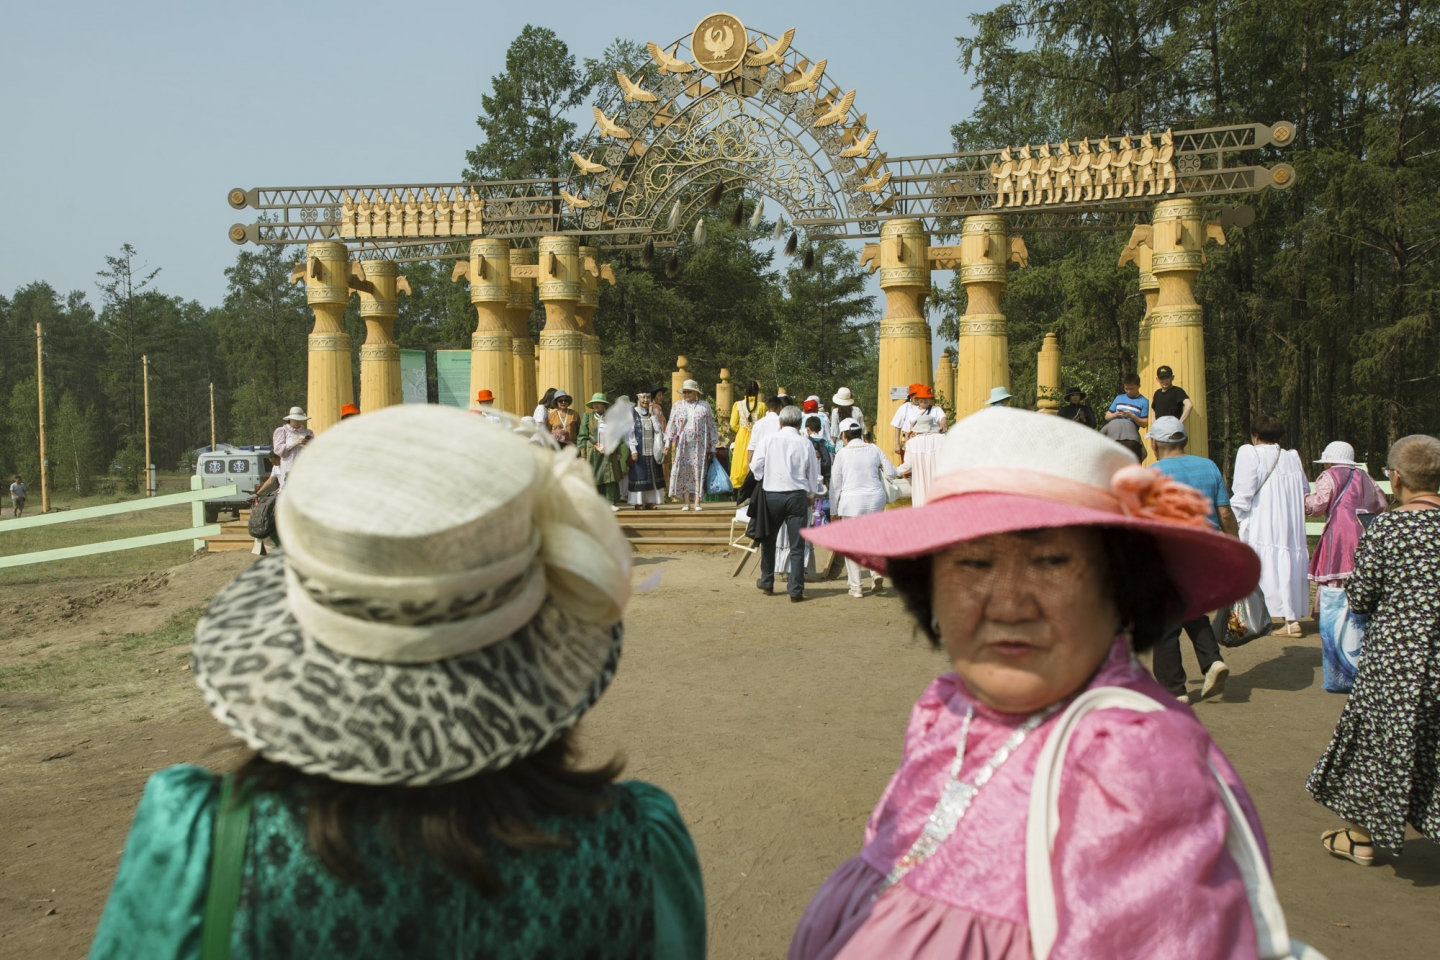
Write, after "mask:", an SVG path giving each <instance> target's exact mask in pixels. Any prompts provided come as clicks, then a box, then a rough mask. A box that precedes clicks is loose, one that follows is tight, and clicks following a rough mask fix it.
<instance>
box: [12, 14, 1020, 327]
mask: <svg viewBox="0 0 1440 960" xmlns="http://www.w3.org/2000/svg"><path fill="white" fill-rule="evenodd" d="M992 5H993V3H991V2H985V0H949V2H934V0H919V2H903V0H890V2H886V3H876V2H868V3H860V2H855V0H831V2H829V3H824V4H817V3H800V2H790V0H767V2H765V3H754V2H737V0H727V2H726V3H724V4H719V5H714V6H712V5H711V4H708V3H705V4H696V3H669V4H657V3H623V2H608V3H597V2H593V0H592V2H586V3H578V2H568V0H550V2H546V3H515V2H510V3H503V4H502V3H493V2H475V0H471V2H468V3H458V2H428V3H427V2H411V3H370V2H364V0H350V2H344V3H339V2H302V3H295V2H288V3H276V2H268V0H267V2H247V3H197V2H191V3H180V2H175V3H156V2H139V0H134V2H128V3H114V2H105V3H99V2H94V3H67V2H57V0H47V2H45V3H28V4H22V3H19V2H17V0H11V2H9V3H7V4H5V6H4V7H3V10H4V15H3V19H0V92H3V95H0V130H3V131H4V139H5V145H4V149H3V150H0V185H3V191H0V292H3V293H4V294H5V295H7V296H8V295H10V294H11V293H13V291H14V290H15V289H16V288H17V287H18V286H21V285H23V284H26V283H29V282H31V281H33V280H46V281H48V282H49V283H50V284H51V285H53V286H54V287H56V288H57V289H58V290H60V291H61V292H62V293H65V292H68V291H70V290H75V289H79V290H83V291H85V292H86V293H87V294H89V295H90V297H91V300H92V302H94V301H96V300H97V299H98V297H97V296H96V291H95V287H94V281H95V272H96V271H97V270H99V269H100V268H101V267H102V266H103V265H104V257H105V255H106V254H111V253H114V252H115V251H116V250H117V249H118V248H119V247H120V245H121V244H122V243H125V242H129V243H130V244H132V245H133V246H134V247H135V248H136V249H137V250H138V251H139V255H140V259H141V262H143V263H145V264H147V265H148V266H149V267H161V268H162V270H163V272H162V273H161V274H160V276H159V278H158V279H157V281H156V283H157V286H158V288H159V289H161V290H163V291H165V292H166V293H170V294H178V295H180V296H183V297H185V298H193V299H196V300H199V301H200V302H202V303H204V304H206V305H216V304H218V303H219V302H220V301H221V299H222V298H223V296H224V293H225V277H224V274H223V270H224V269H225V267H226V266H228V265H230V264H231V263H233V262H234V258H235V254H236V251H237V249H238V248H236V247H235V246H234V245H233V244H232V243H231V242H230V241H229V240H228V239H227V238H226V236H225V230H226V228H228V227H229V225H230V224H231V223H234V222H235V221H237V220H241V219H244V220H246V221H249V220H251V219H253V218H254V211H252V210H246V211H243V212H240V211H235V210H232V209H231V208H230V207H229V205H227V204H226V202H225V193H226V191H227V190H229V189H230V188H231V187H237V186H238V187H244V188H250V187H255V186H299V185H307V184H317V185H318V184H343V183H357V182H369V183H374V182H381V183H384V182H417V181H450V180H455V179H458V177H459V174H460V171H461V169H462V168H463V166H464V154H465V150H466V149H468V148H470V147H472V146H474V145H475V143H476V141H477V140H478V137H479V128H477V127H476V126H475V122H474V121H475V117H476V115H477V114H478V113H479V112H480V95H481V94H482V93H485V92H488V91H489V89H490V78H491V76H493V75H494V74H496V73H499V72H501V71H502V70H503V69H504V60H505V48H506V47H507V46H508V45H509V43H510V41H511V40H512V39H513V38H514V37H515V36H516V34H518V33H519V32H520V30H521V29H522V28H523V27H524V26H525V24H527V23H534V24H536V25H538V26H546V27H550V28H551V29H553V30H554V31H555V32H556V33H557V34H559V36H560V37H561V39H563V40H564V41H565V42H566V43H567V44H569V46H570V50H571V52H572V53H574V54H575V55H576V56H577V58H580V59H583V58H584V57H586V56H598V55H599V54H600V52H601V51H602V50H603V49H604V47H605V46H606V45H607V44H608V43H609V42H610V41H611V40H613V39H614V38H615V37H617V36H624V37H629V38H633V39H636V40H640V41H645V40H654V41H656V42H658V43H667V42H669V41H671V40H674V39H676V38H678V37H680V36H681V35H684V34H688V33H689V32H690V31H691V30H692V29H693V28H694V26H695V24H696V23H697V22H698V21H699V20H700V19H701V17H703V16H704V15H706V14H708V13H713V12H716V11H717V10H728V11H729V12H731V13H733V14H735V15H736V16H738V17H739V18H740V19H741V20H742V21H743V22H744V23H745V24H746V25H747V26H750V27H753V28H757V29H761V30H765V31H767V32H769V33H771V34H779V33H781V32H782V31H784V30H785V29H787V28H789V27H795V28H796V31H795V41H794V44H795V47H796V49H798V50H800V51H801V52H803V53H804V54H805V55H806V56H808V57H810V58H812V59H817V60H818V59H820V58H822V57H823V58H827V59H828V60H829V68H828V70H829V73H830V75H831V76H833V77H834V78H835V80H836V82H837V83H840V84H842V85H844V86H845V87H846V88H849V87H856V88H858V90H859V93H858V96H857V98H856V109H857V110H859V111H861V112H864V113H867V114H868V115H869V122H870V126H871V127H872V128H879V129H880V130H881V131H882V137H883V143H884V144H885V148H886V149H887V150H888V151H890V153H891V154H892V155H896V154H915V153H939V152H943V151H945V150H948V149H950V147H951V144H950V136H949V129H950V125H951V124H953V123H954V122H955V121H957V120H960V119H963V118H964V117H966V116H967V115H968V114H969V112H970V109H971V106H972V105H973V103H974V102H975V95H974V91H972V90H971V89H970V79H969V78H968V77H967V76H965V75H964V73H963V72H962V71H961V69H960V67H959V65H958V64H957V63H956V55H957V48H956V43H955V38H956V37H957V36H960V35H962V34H966V33H968V32H969V31H970V25H969V21H968V19H967V15H968V14H969V13H970V12H972V11H974V10H979V9H985V8H988V7H990V6H992ZM577 120H579V121H580V122H581V123H582V130H583V129H586V128H588V125H589V122H590V118H589V116H588V110H587V111H585V116H584V117H583V118H577ZM237 214H242V215H237Z"/></svg>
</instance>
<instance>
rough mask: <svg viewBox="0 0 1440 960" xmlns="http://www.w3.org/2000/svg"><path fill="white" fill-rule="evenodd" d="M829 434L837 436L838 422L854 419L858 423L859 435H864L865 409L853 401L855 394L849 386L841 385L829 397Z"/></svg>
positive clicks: (838, 431) (838, 434) (838, 432)
mask: <svg viewBox="0 0 1440 960" xmlns="http://www.w3.org/2000/svg"><path fill="white" fill-rule="evenodd" d="M830 403H831V406H830V436H832V437H835V438H839V436H840V424H842V423H844V422H845V421H846V420H854V421H855V422H856V423H858V424H860V435H861V436H864V435H865V411H864V410H861V409H860V407H859V406H858V405H857V404H856V403H855V395H854V394H853V393H851V392H850V388H849V387H841V388H840V389H839V390H836V391H835V396H833V397H831V398H830Z"/></svg>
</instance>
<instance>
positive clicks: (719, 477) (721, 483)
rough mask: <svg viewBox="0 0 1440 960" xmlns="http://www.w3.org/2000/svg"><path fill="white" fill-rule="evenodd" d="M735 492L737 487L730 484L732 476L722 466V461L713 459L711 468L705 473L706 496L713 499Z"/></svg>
mask: <svg viewBox="0 0 1440 960" xmlns="http://www.w3.org/2000/svg"><path fill="white" fill-rule="evenodd" d="M734 492H735V486H734V484H732V483H731V482H730V474H729V473H728V472H726V470H725V468H724V467H722V466H721V465H720V461H719V460H717V459H715V458H711V460H710V466H709V468H708V469H707V470H706V473H705V495H706V496H707V497H713V496H716V495H721V494H723V495H729V494H732V493H734Z"/></svg>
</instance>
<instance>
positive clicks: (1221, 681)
mask: <svg viewBox="0 0 1440 960" xmlns="http://www.w3.org/2000/svg"><path fill="white" fill-rule="evenodd" d="M1229 677H1230V668H1229V667H1227V666H1226V665H1225V661H1224V660H1216V661H1215V662H1214V663H1212V664H1210V669H1209V670H1206V671H1205V685H1204V686H1203V687H1201V688H1200V699H1201V700H1206V699H1209V698H1210V697H1218V696H1220V694H1222V693H1224V692H1225V681H1226V680H1227V679H1229Z"/></svg>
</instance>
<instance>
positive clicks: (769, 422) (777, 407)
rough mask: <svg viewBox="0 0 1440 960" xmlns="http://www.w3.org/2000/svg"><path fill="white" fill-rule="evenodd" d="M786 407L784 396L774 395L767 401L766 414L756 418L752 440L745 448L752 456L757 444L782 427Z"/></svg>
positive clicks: (752, 430) (752, 429) (751, 434)
mask: <svg viewBox="0 0 1440 960" xmlns="http://www.w3.org/2000/svg"><path fill="white" fill-rule="evenodd" d="M784 409H785V398H784V397H781V396H774V397H771V398H770V399H769V400H766V401H765V410H766V413H765V416H763V417H761V418H760V419H759V420H756V421H755V426H753V427H751V428H750V442H749V443H748V444H746V445H745V449H746V450H749V451H750V455H751V456H752V457H753V456H754V455H755V446H756V444H758V443H759V442H760V441H761V440H764V439H765V438H766V437H768V436H770V435H771V434H772V433H775V432H777V431H778V430H779V429H780V411H781V410H784ZM756 476H757V477H758V476H759V475H758V474H757V475H756Z"/></svg>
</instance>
